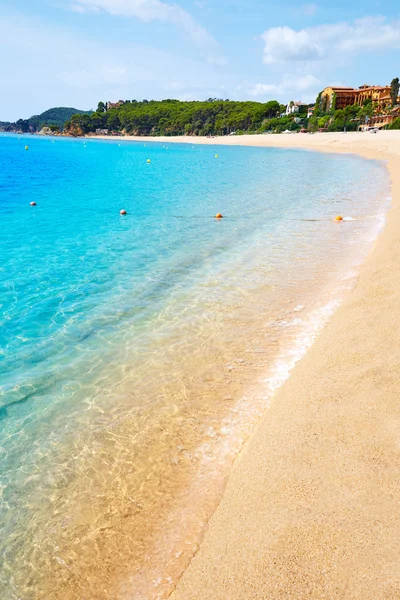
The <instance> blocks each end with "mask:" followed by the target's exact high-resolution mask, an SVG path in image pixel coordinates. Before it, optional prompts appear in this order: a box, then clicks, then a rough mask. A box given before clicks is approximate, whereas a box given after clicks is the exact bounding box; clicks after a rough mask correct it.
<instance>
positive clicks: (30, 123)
mask: <svg viewBox="0 0 400 600" xmlns="http://www.w3.org/2000/svg"><path fill="white" fill-rule="evenodd" d="M75 114H79V115H83V114H86V115H90V114H91V111H84V110H79V109H77V108H67V107H64V106H61V107H56V108H49V110H46V111H44V112H43V113H42V114H40V115H33V116H32V117H30V118H29V119H19V120H18V121H16V122H15V123H3V124H2V129H3V130H4V131H22V132H24V133H25V132H26V133H28V132H35V131H40V130H41V129H42V127H43V126H45V125H47V126H52V127H54V128H55V129H60V130H62V129H63V128H64V123H65V121H67V120H68V119H70V118H71V117H72V115H75Z"/></svg>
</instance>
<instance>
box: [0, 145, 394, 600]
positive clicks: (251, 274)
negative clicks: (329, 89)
mask: <svg viewBox="0 0 400 600" xmlns="http://www.w3.org/2000/svg"><path fill="white" fill-rule="evenodd" d="M26 146H27V149H25V147H26ZM32 202H34V203H36V205H32V206H31V203H32ZM389 207H390V182H389V177H388V173H387V170H386V168H385V164H384V163H383V162H379V161H371V160H366V159H363V158H361V157H358V156H356V155H341V154H323V153H317V152H311V151H301V150H292V149H272V148H256V147H241V146H218V145H215V146H213V145H196V144H180V143H178V144H176V143H170V144H168V143H165V142H163V143H158V142H154V143H153V142H150V143H149V142H145V141H143V140H142V141H141V140H140V139H138V141H132V142H128V141H123V140H119V139H113V140H109V141H108V140H95V139H67V138H59V137H56V138H52V137H40V136H22V135H21V136H18V135H15V134H0V532H1V535H0V598H2V599H4V600H61V599H62V600H70V599H71V600H76V599H78V598H79V600H111V599H112V600H116V599H123V600H125V599H128V598H129V599H130V600H160V599H163V598H166V597H167V596H168V595H169V594H170V592H171V591H172V590H173V588H174V586H175V584H176V582H177V581H178V580H179V577H180V576H181V574H182V572H183V571H184V570H185V568H186V566H187V565H188V563H189V561H190V560H191V558H192V557H193V555H194V554H195V552H196V550H197V548H198V545H199V543H200V542H201V539H202V536H203V535H204V532H205V529H206V526H207V522H208V519H209V518H210V516H211V515H212V513H213V511H214V510H215V508H216V506H217V505H218V502H219V501H220V498H221V495H222V493H223V489H224V486H225V483H226V480H227V477H228V475H229V469H230V467H231V465H232V463H233V461H234V459H235V457H236V456H237V454H238V452H239V451H240V449H241V448H242V446H243V443H244V442H245V441H246V440H247V439H248V437H249V436H250V435H251V433H252V431H253V430H254V428H255V427H256V425H257V422H258V421H259V420H260V418H262V416H263V415H264V414H265V413H266V411H268V408H269V407H270V405H271V403H273V402H275V401H279V398H276V391H277V390H278V389H279V387H280V386H281V385H282V383H283V382H284V381H285V380H286V378H287V377H288V376H289V374H290V370H291V369H292V368H293V367H294V365H295V364H296V363H297V362H298V361H299V360H300V359H301V357H302V356H303V355H304V353H305V352H306V351H307V348H309V347H310V345H311V344H312V342H313V340H314V339H315V337H316V336H317V335H318V333H319V332H320V330H321V329H322V328H323V327H324V325H325V324H326V323H327V321H328V319H329V317H330V316H331V315H332V314H333V312H334V311H335V310H336V308H337V307H338V306H339V304H340V302H341V301H342V300H343V298H344V297H345V295H346V293H347V292H348V290H350V289H351V288H352V287H353V286H354V284H355V282H356V280H357V273H358V270H359V267H360V265H361V264H362V262H363V260H364V259H365V258H366V256H367V254H368V253H369V252H370V250H371V248H372V246H373V243H374V240H375V239H376V237H377V235H378V234H379V232H380V230H381V229H382V227H383V226H384V223H385V213H386V211H387V210H388V209H389ZM121 210H125V211H126V214H125V215H121V214H120V211H121ZM216 213H221V214H222V215H223V218H222V219H218V220H217V219H215V218H214V217H215V214H216ZM336 215H342V216H343V218H344V220H343V221H340V222H335V221H334V217H335V216H336Z"/></svg>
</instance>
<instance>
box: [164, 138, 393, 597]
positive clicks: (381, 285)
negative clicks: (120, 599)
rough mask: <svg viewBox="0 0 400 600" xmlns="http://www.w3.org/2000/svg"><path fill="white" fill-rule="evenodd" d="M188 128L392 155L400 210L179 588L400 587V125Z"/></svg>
mask: <svg viewBox="0 0 400 600" xmlns="http://www.w3.org/2000/svg"><path fill="white" fill-rule="evenodd" d="M158 141H168V143H172V141H173V140H172V139H170V138H166V139H164V140H159V139H158ZM176 141H180V142H182V141H185V140H183V139H182V138H179V139H177V140H176ZM186 141H188V142H190V143H192V144H193V143H206V144H208V143H209V144H242V145H254V146H281V147H299V148H309V149H311V150H319V151H325V152H345V153H346V152H347V153H348V152H353V153H358V154H361V155H362V156H364V157H367V158H379V159H387V160H388V168H389V170H390V173H391V177H392V185H393V187H392V195H393V209H392V210H391V211H390V213H389V215H388V219H387V224H386V227H385V230H384V232H383V234H382V235H381V236H380V237H379V240H378V242H377V243H376V244H375V247H374V249H373V251H372V252H371V254H370V256H369V257H368V259H367V261H366V262H365V264H364V265H363V267H362V269H361V272H360V275H359V280H358V284H357V286H356V287H355V289H354V290H353V291H352V292H351V293H349V295H348V297H347V299H346V301H345V302H344V303H343V304H342V306H341V307H340V309H339V310H338V311H337V312H336V314H335V315H334V316H333V318H332V319H331V321H330V322H329V324H328V325H327V326H326V328H325V329H324V331H323V332H322V334H321V335H320V336H319V337H318V339H317V341H316V342H315V344H314V345H313V347H312V348H311V350H309V352H308V353H307V355H306V356H305V358H304V359H303V360H302V361H301V362H300V363H298V365H297V366H296V367H295V369H294V370H293V372H292V375H291V377H290V378H289V380H288V381H287V383H286V384H285V385H284V386H283V387H282V388H281V389H280V391H279V392H278V393H277V395H276V396H275V398H274V400H273V403H272V406H271V408H270V410H269V411H267V412H266V414H265V415H264V417H263V419H262V421H261V423H260V425H259V426H258V428H257V429H256V431H255V433H254V434H253V435H252V437H251V438H250V439H249V441H248V442H247V444H246V445H245V447H244V448H243V450H242V452H241V453H240V455H239V457H238V458H237V460H236V462H235V464H234V466H233V468H232V470H231V474H230V477H229V480H228V483H227V487H226V489H225V492H224V495H223V498H222V501H221V502H220V504H219V506H218V508H217V510H216V511H215V513H214V515H213V517H212V519H211V521H210V523H209V527H208V530H207V533H206V535H205V537H204V540H203V542H202V544H201V545H200V548H199V550H198V552H197V554H196V556H195V557H194V559H193V560H192V562H191V564H190V566H189V568H188V569H187V570H186V572H185V573H184V575H183V577H182V579H181V580H180V582H179V584H178V586H177V589H176V590H175V592H174V593H173V594H172V596H171V599H172V600H195V599H199V600H200V599H201V600H211V599H212V600H220V599H221V600H222V599H223V600H228V599H229V600H252V599H257V600H258V599H259V600H261V599H263V600H267V599H268V600H275V599H278V598H279V599H280V598H285V599H289V598H293V599H300V598H315V599H324V598H326V599H329V600H332V599H335V598H340V599H359V600H369V599H371V600H377V599H379V600H383V599H398V598H400V518H399V499H400V378H399V372H400V368H399V366H400V343H399V341H400V316H399V315H400V308H399V307H400V275H399V273H400V211H399V210H397V209H398V208H400V132H380V133H378V134H376V135H371V134H368V133H363V134H317V135H313V136H310V135H301V134H298V135H290V136H289V135H287V136H283V135H281V136H240V137H230V138H223V139H210V140H204V139H203V140H199V139H193V138H187V139H186ZM338 226H340V224H339V225H338Z"/></svg>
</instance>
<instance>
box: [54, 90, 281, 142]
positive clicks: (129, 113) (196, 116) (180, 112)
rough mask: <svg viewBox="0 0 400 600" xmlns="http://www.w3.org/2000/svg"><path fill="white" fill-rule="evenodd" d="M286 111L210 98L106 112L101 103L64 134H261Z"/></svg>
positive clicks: (71, 123) (68, 124) (146, 103)
mask: <svg viewBox="0 0 400 600" xmlns="http://www.w3.org/2000/svg"><path fill="white" fill-rule="evenodd" d="M284 109H285V107H284V106H282V105H280V104H279V102H277V101H276V100H271V101H270V102H267V103H265V104H263V103H260V102H235V101H231V100H218V99H209V100H207V101H205V102H199V101H192V102H181V101H179V100H161V101H156V100H151V101H150V102H149V101H147V100H143V101H142V102H137V101H136V100H133V101H127V102H124V103H123V104H122V105H121V106H119V107H118V108H111V109H110V110H108V111H106V108H105V105H104V103H103V102H99V105H98V108H97V111H96V112H94V113H93V114H91V115H87V114H86V115H85V114H80V115H73V116H72V117H71V119H70V120H69V121H67V122H66V123H65V131H68V132H69V133H71V134H72V135H82V134H87V133H91V132H95V131H96V130H97V129H108V130H110V131H116V132H118V131H124V132H126V133H130V134H133V135H154V136H157V135H226V134H229V133H232V132H234V131H235V132H237V133H240V132H241V131H254V132H255V131H258V130H260V128H262V127H263V125H265V123H266V122H267V121H268V120H269V119H276V117H277V116H279V114H280V113H281V112H282V110H284ZM282 125H283V123H282Z"/></svg>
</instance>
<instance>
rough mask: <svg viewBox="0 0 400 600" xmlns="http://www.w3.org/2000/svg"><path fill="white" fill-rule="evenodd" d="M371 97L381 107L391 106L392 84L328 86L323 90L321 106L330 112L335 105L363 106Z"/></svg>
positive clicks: (341, 106) (338, 106)
mask: <svg viewBox="0 0 400 600" xmlns="http://www.w3.org/2000/svg"><path fill="white" fill-rule="evenodd" d="M369 99H370V100H372V102H373V103H374V104H375V105H376V106H377V107H378V108H380V109H385V108H389V107H390V106H391V105H392V99H391V96H390V85H386V86H379V85H367V84H365V85H361V86H360V87H359V88H351V87H333V86H332V87H327V88H325V89H324V90H323V91H322V92H321V108H322V110H323V111H324V112H329V111H330V110H331V109H332V108H333V107H334V108H335V110H339V109H343V108H346V106H350V105H352V104H358V105H359V106H362V105H363V104H364V102H365V100H369Z"/></svg>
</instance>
